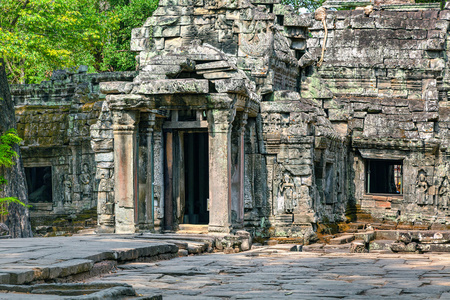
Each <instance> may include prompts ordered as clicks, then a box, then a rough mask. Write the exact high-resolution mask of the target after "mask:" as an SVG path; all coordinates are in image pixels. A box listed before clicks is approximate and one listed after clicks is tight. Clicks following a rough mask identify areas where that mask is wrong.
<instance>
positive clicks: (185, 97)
mask: <svg viewBox="0 0 450 300" xmlns="http://www.w3.org/2000/svg"><path fill="white" fill-rule="evenodd" d="M278 2H279V1H277V0H274V1H268V0H250V1H247V0H219V1H210V0H204V1H203V0H201V1H198V0H161V1H160V3H159V8H158V9H157V10H156V11H155V12H154V13H153V16H151V17H150V18H148V20H147V21H146V22H145V24H143V26H142V27H141V28H136V29H134V30H133V32H132V42H131V50H132V51H135V52H136V54H137V64H138V68H137V69H138V70H137V71H136V72H125V73H102V74H86V72H85V71H86V70H84V69H83V68H80V69H79V70H77V71H74V72H68V71H60V72H54V74H53V77H52V80H51V81H48V82H43V83H41V84H40V85H28V86H23V85H22V86H13V87H12V94H13V98H14V100H15V103H16V116H17V122H18V131H19V134H20V135H21V136H22V137H23V138H24V140H25V144H24V145H23V146H22V153H23V155H24V164H25V167H26V174H27V180H28V187H29V196H30V200H31V202H33V203H34V208H33V209H34V211H33V213H34V214H35V215H36V216H39V215H58V214H62V213H66V214H67V213H69V214H74V215H76V214H79V213H82V212H83V211H84V210H86V209H92V208H95V207H96V208H97V214H98V228H97V231H98V232H100V233H113V232H115V233H134V232H137V231H157V232H166V231H177V230H180V228H183V226H185V225H187V224H190V225H198V226H200V227H201V226H203V228H205V230H206V229H207V231H208V232H209V233H218V234H229V233H233V232H236V231H238V230H247V231H249V232H251V233H252V234H254V235H263V236H280V237H300V238H304V239H305V241H307V240H309V239H312V237H313V236H314V232H315V231H316V230H317V226H318V224H322V223H324V224H329V223H339V222H348V221H350V220H352V218H354V217H355V216H357V215H359V217H360V219H364V218H366V219H367V220H371V221H370V222H378V223H379V224H386V226H398V225H399V224H404V225H408V226H419V225H420V226H427V227H432V226H434V227H435V228H437V227H446V226H447V225H448V224H450V218H449V215H450V213H449V210H448V207H449V205H450V204H449V198H450V190H449V189H450V187H449V179H448V174H449V171H450V170H449V169H450V159H449V155H448V151H450V149H449V144H450V143H449V142H450V138H449V135H448V131H449V128H450V102H449V101H448V91H449V89H450V85H449V83H450V81H449V78H450V77H449V75H448V70H449V68H448V63H449V62H448V55H447V48H448V47H447V44H448V41H449V39H448V34H447V33H448V25H449V20H450V10H446V9H443V10H441V9H440V8H439V7H438V6H435V5H434V4H424V5H419V4H414V3H409V1H408V3H404V2H405V1H397V2H399V3H397V2H395V1H386V3H384V2H383V1H377V3H370V1H369V2H368V3H358V4H355V5H353V4H354V3H353V2H351V1H331V0H330V1H327V2H326V3H325V5H324V8H322V9H319V10H318V11H316V12H315V13H310V14H301V15H299V14H297V13H296V12H294V11H293V9H292V8H291V7H289V6H284V5H282V4H280V3H278ZM360 2H361V1H360ZM352 5H353V8H355V7H356V8H355V9H351V10H336V9H335V8H336V7H337V8H342V7H343V6H345V7H347V8H352ZM358 5H363V7H358ZM326 8H327V9H326ZM33 203H32V204H33Z"/></svg>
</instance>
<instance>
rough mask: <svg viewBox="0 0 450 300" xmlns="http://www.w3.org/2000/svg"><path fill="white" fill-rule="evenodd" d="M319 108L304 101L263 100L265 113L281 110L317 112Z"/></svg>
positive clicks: (262, 105)
mask: <svg viewBox="0 0 450 300" xmlns="http://www.w3.org/2000/svg"><path fill="white" fill-rule="evenodd" d="M316 111H317V108H315V107H313V106H311V105H309V104H305V103H303V102H302V101H298V102H292V101H276V102H275V101H274V102H272V101H271V102H261V112H263V113H280V112H304V113H311V112H316Z"/></svg>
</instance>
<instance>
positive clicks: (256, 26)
mask: <svg viewBox="0 0 450 300" xmlns="http://www.w3.org/2000/svg"><path fill="white" fill-rule="evenodd" d="M239 25H240V26H239V27H240V32H245V33H241V34H240V37H239V41H240V43H239V44H240V50H241V51H242V52H243V53H245V54H248V55H250V56H264V55H268V54H269V53H270V51H271V49H272V44H273V33H272V31H271V29H270V27H269V26H268V25H267V24H266V23H265V22H262V21H255V20H253V21H252V22H251V23H248V22H242V23H241V24H239Z"/></svg>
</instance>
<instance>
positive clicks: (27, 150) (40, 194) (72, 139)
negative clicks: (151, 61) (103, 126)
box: [11, 68, 133, 217]
mask: <svg viewBox="0 0 450 300" xmlns="http://www.w3.org/2000/svg"><path fill="white" fill-rule="evenodd" d="M132 76H133V73H123V74H121V73H103V74H85V72H84V71H83V70H82V69H81V68H80V72H75V73H70V72H68V71H55V72H54V74H53V76H52V80H50V81H46V82H42V83H41V84H39V85H15V86H12V88H11V93H12V97H13V100H14V102H15V105H16V120H17V130H18V133H19V136H20V137H21V138H22V139H23V140H24V141H23V144H22V145H21V150H22V154H23V162H24V166H25V168H26V173H27V180H28V187H29V195H30V201H31V204H32V205H33V207H32V208H31V211H32V217H38V216H49V215H58V214H77V213H80V212H81V211H83V210H86V209H90V208H92V207H95V206H96V205H97V185H98V184H97V183H98V179H100V178H99V175H98V174H96V165H95V160H94V152H93V151H92V148H91V138H90V125H92V124H94V123H96V122H97V120H98V118H99V114H100V110H101V107H102V103H103V100H104V96H102V95H101V94H100V93H99V82H100V81H106V80H107V81H109V80H111V79H113V78H114V79H116V78H120V79H128V78H132ZM39 177H43V178H39Z"/></svg>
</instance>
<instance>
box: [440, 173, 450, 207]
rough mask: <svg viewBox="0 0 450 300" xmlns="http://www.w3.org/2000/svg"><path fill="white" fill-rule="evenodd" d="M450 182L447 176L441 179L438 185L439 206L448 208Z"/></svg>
mask: <svg viewBox="0 0 450 300" xmlns="http://www.w3.org/2000/svg"><path fill="white" fill-rule="evenodd" d="M449 189H450V183H449V179H448V177H447V176H445V177H444V178H443V179H442V182H441V185H440V186H439V191H438V193H439V204H438V205H439V206H440V207H441V208H443V209H448V204H449V198H450V193H449V192H450V190H449Z"/></svg>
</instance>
